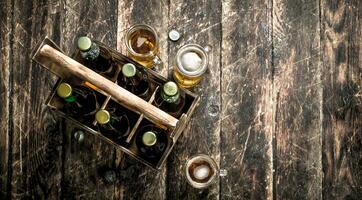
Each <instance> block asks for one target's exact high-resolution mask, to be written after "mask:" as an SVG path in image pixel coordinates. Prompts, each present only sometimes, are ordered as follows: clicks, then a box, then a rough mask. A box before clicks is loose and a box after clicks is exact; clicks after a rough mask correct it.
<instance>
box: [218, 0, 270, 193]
mask: <svg viewBox="0 0 362 200" xmlns="http://www.w3.org/2000/svg"><path fill="white" fill-rule="evenodd" d="M222 7H223V15H222V22H223V25H222V26H223V28H222V30H223V37H222V49H223V51H222V61H221V63H222V67H221V69H222V72H221V74H222V77H221V85H222V87H221V91H222V127H221V168H224V169H226V170H227V171H228V176H227V177H225V178H223V179H222V181H221V190H220V196H221V199H272V177H273V175H272V168H273V166H272V165H273V162H272V158H273V155H272V142H271V141H272V133H273V112H274V108H273V103H274V102H273V96H272V89H273V87H272V83H273V82H272V71H273V69H272V64H271V59H272V58H271V47H272V46H271V31H272V26H271V21H270V16H271V3H270V1H268V0H261V1H237V0H235V1H223V6H222Z"/></svg>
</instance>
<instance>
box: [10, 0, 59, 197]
mask: <svg viewBox="0 0 362 200" xmlns="http://www.w3.org/2000/svg"><path fill="white" fill-rule="evenodd" d="M13 3H14V6H13V8H10V9H11V12H13V21H12V27H13V34H12V35H11V37H12V39H11V41H12V45H11V49H12V50H11V51H12V53H11V55H10V56H11V58H9V59H10V71H9V73H10V74H11V75H10V77H11V79H10V81H11V88H12V92H11V94H10V97H9V98H10V100H9V103H10V104H11V105H12V106H11V109H10V110H9V112H10V114H9V115H10V117H11V119H10V123H9V126H10V134H12V136H11V138H12V141H11V144H10V146H11V149H12V152H11V155H10V157H11V159H10V161H11V165H12V180H11V186H12V188H11V197H12V198H13V199H40V198H42V199H58V198H59V197H60V193H61V189H60V182H61V163H62V162H61V152H62V151H61V145H62V143H61V141H62V134H61V129H60V127H59V123H57V122H56V119H57V118H56V117H55V116H53V115H52V114H51V113H50V112H49V111H48V110H47V109H45V105H44V101H45V99H46V97H47V95H48V94H49V91H50V89H51V88H52V85H53V84H54V82H55V78H54V77H53V76H49V74H48V72H47V71H46V70H45V69H42V68H41V67H39V66H36V64H34V63H32V61H31V51H32V49H33V48H35V46H36V44H37V43H38V42H40V41H41V40H42V39H43V38H44V36H45V34H47V35H48V36H49V37H51V38H53V39H54V40H55V41H56V42H59V36H60V13H59V11H60V5H59V3H53V2H50V1H42V2H35V1H34V2H32V1H26V2H24V1H17V0H15V1H13ZM9 181H10V180H9Z"/></svg>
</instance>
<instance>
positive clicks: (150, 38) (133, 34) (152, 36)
mask: <svg viewBox="0 0 362 200" xmlns="http://www.w3.org/2000/svg"><path fill="white" fill-rule="evenodd" d="M125 43H126V47H127V51H128V56H130V57H131V58H132V59H133V60H135V61H137V62H138V63H140V64H141V65H143V66H145V67H148V68H152V67H154V66H155V65H158V64H160V63H161V60H160V59H159V58H158V53H159V49H158V37H157V33H156V31H155V30H154V29H153V28H152V27H151V26H149V25H145V24H136V25H134V26H132V27H131V28H130V29H128V31H127V32H126V37H125Z"/></svg>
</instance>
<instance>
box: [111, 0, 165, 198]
mask: <svg viewBox="0 0 362 200" xmlns="http://www.w3.org/2000/svg"><path fill="white" fill-rule="evenodd" d="M168 9H169V1H166V0H162V1H142V0H126V1H119V4H118V27H117V28H118V34H117V49H118V50H119V51H121V52H122V53H124V54H127V51H126V48H125V43H124V37H125V31H126V30H127V29H128V28H129V27H131V26H132V25H133V24H138V23H142V24H148V25H151V26H152V27H154V28H155V29H156V31H157V33H158V36H159V39H160V42H159V44H160V47H159V48H160V58H161V59H162V61H163V62H164V63H165V64H164V65H163V66H160V67H158V68H157V69H155V70H156V71H158V72H159V73H160V74H161V75H163V76H165V77H166V76H167V70H168V68H167V66H168V65H167V63H168V43H167V31H168V12H169V11H168ZM131 159H132V158H130V157H127V156H124V154H123V153H121V152H118V153H117V161H118V163H119V164H120V170H121V174H122V175H124V176H121V177H120V180H119V183H120V184H119V185H118V187H117V199H160V200H161V199H166V187H167V186H166V181H165V176H166V167H164V168H163V169H161V170H160V171H159V172H155V171H153V170H151V169H149V168H148V167H146V166H144V165H142V164H141V163H138V162H135V161H133V160H131Z"/></svg>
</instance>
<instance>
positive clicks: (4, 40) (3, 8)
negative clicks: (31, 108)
mask: <svg viewBox="0 0 362 200" xmlns="http://www.w3.org/2000/svg"><path fill="white" fill-rule="evenodd" d="M11 10H12V3H11V1H4V2H2V3H0V24H1V27H2V28H1V29H0V66H1V69H0V102H1V106H0V118H1V119H2V120H1V121H0V199H5V198H9V196H10V193H9V192H8V191H9V190H10V187H9V183H10V182H9V181H8V180H9V177H11V169H10V170H9V169H8V167H9V151H10V146H9V144H10V142H11V140H10V134H9V133H10V131H9V129H10V127H9V113H10V112H9V110H10V101H9V95H10V90H11V88H10V86H11V83H10V53H11V43H10V38H11V35H12V26H11V20H12V15H11V12H10V11H11ZM10 162H11V160H10Z"/></svg>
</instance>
